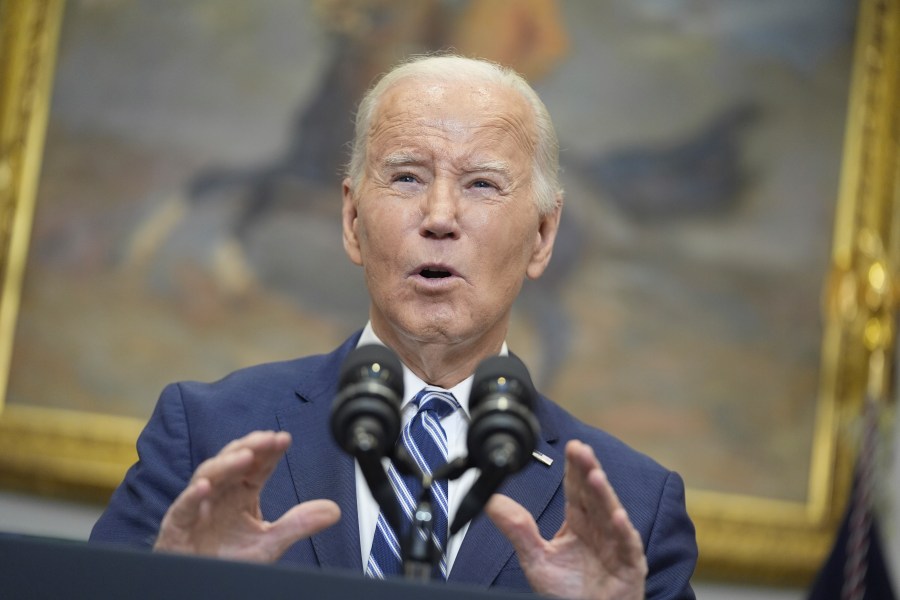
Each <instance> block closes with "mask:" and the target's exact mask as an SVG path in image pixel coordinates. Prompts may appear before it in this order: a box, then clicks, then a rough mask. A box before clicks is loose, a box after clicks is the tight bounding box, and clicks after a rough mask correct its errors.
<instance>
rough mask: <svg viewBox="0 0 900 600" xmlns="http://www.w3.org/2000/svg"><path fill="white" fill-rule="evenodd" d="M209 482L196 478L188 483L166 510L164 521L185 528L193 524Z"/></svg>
mask: <svg viewBox="0 0 900 600" xmlns="http://www.w3.org/2000/svg"><path fill="white" fill-rule="evenodd" d="M210 488H211V486H210V483H209V480H208V479H198V480H197V481H195V482H192V483H191V484H190V485H188V486H187V487H186V488H185V489H184V491H183V492H181V494H179V495H178V497H177V498H175V501H174V502H173V503H172V505H171V506H170V507H169V510H168V511H167V512H166V518H165V519H164V520H163V524H164V525H165V524H166V523H165V522H166V521H168V522H169V523H171V524H172V525H174V526H175V527H178V528H182V529H183V528H187V527H190V526H191V525H193V524H194V523H195V522H196V521H197V519H198V518H199V516H200V504H201V503H202V502H203V500H204V499H205V498H206V497H207V496H208V495H209V491H210Z"/></svg>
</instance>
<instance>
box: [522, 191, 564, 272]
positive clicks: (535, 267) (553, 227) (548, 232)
mask: <svg viewBox="0 0 900 600" xmlns="http://www.w3.org/2000/svg"><path fill="white" fill-rule="evenodd" d="M562 205H563V195H562V192H560V193H558V194H557V195H556V206H555V207H554V208H553V210H552V211H551V212H549V213H547V214H545V215H543V216H541V217H540V222H539V223H538V230H537V235H536V237H535V241H534V251H533V252H532V254H531V261H529V263H528V268H527V269H525V274H526V275H527V276H528V278H529V279H537V278H538V277H540V276H541V275H543V273H544V270H545V269H546V268H547V265H548V264H550V257H551V256H552V255H553V242H555V241H556V232H557V231H559V217H560V214H562Z"/></svg>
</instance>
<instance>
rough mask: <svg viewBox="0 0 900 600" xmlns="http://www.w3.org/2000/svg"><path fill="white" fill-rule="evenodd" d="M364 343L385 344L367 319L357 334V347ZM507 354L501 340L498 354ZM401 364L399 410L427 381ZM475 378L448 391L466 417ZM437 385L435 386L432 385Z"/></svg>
mask: <svg viewBox="0 0 900 600" xmlns="http://www.w3.org/2000/svg"><path fill="white" fill-rule="evenodd" d="M366 344H378V345H379V346H386V344H385V343H384V342H382V341H381V340H380V339H378V336H377V335H375V331H374V330H373V329H372V322H371V321H369V322H368V323H366V327H365V329H363V332H362V335H361V336H359V342H358V343H357V347H359V346H363V345H366ZM508 354H509V349H508V348H507V346H506V341H504V342H503V345H502V346H501V347H500V356H507V355H508ZM400 363H401V364H402V365H403V390H404V391H403V403H402V404H401V405H400V408H401V410H402V409H403V408H406V405H407V404H409V403H410V401H411V400H412V399H413V398H414V397H415V395H416V394H418V393H419V390H421V389H422V388H424V387H427V386H428V385H430V384H428V383H425V382H424V381H422V380H421V379H420V378H419V376H418V375H416V374H415V373H413V372H412V370H410V368H409V367H407V366H406V364H404V363H403V361H400ZM474 379H475V374H474V373H473V374H471V375H469V376H468V377H466V378H465V379H463V380H462V381H460V382H459V383H457V384H456V385H455V386H453V387H452V388H450V389H449V390H448V391H449V392H451V393H452V394H453V397H454V398H456V401H457V402H459V405H460V406H461V407H462V410H463V414H465V415H466V418H468V417H469V393H470V392H471V391H472V381H473V380H474ZM432 387H437V386H432Z"/></svg>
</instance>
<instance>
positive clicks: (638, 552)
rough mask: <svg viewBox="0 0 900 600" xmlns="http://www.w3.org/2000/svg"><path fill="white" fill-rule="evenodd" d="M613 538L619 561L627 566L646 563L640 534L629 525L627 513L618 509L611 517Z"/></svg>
mask: <svg viewBox="0 0 900 600" xmlns="http://www.w3.org/2000/svg"><path fill="white" fill-rule="evenodd" d="M612 526H613V527H612V529H613V538H614V539H615V540H616V542H617V550H618V552H617V554H618V557H619V560H621V561H622V563H624V564H628V565H639V564H641V563H643V562H645V561H646V556H645V554H644V542H643V541H642V540H641V534H639V533H638V531H637V529H635V528H634V525H632V523H631V519H629V518H628V513H627V512H625V509H624V508H620V509H619V510H617V511H616V512H614V513H613V516H612Z"/></svg>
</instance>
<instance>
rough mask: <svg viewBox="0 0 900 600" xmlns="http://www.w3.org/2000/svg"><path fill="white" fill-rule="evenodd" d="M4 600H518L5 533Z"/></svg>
mask: <svg viewBox="0 0 900 600" xmlns="http://www.w3.org/2000/svg"><path fill="white" fill-rule="evenodd" d="M0 596H2V597H3V598H10V599H15V600H19V599H23V600H24V599H29V600H30V599H32V598H34V599H43V598H53V599H55V598H67V599H70V598H71V599H79V598H85V599H87V598H90V599H92V600H93V599H105V598H114V599H118V598H123V599H124V598H127V599H129V600H141V599H144V598H154V599H158V598H164V599H166V600H180V599H182V598H183V599H185V600H187V599H191V600H197V599H206V598H210V599H215V600H220V599H222V600H228V599H232V598H234V599H238V598H241V599H244V598H252V599H254V600H256V599H258V600H276V599H281V598H284V599H288V598H290V599H291V600H305V599H309V600H332V599H333V600H338V599H340V600H348V599H350V600H355V599H357V598H365V599H366V600H381V599H384V600H388V599H390V600H413V599H422V598H427V599H428V600H451V599H453V600H502V599H504V598H506V599H507V600H512V599H513V598H518V599H521V598H522V595H521V594H514V593H510V592H495V591H491V590H483V589H477V588H472V587H468V586H461V585H454V584H444V583H435V584H421V583H415V582H410V581H404V580H402V579H396V580H385V581H378V580H372V579H369V578H367V577H364V576H363V575H362V573H360V574H355V573H348V572H345V571H340V572H338V571H320V570H313V569H308V568H299V567H296V568H294V567H289V566H282V565H258V564H251V563H243V562H234V561H226V560H217V559H211V558H200V557H193V556H179V555H173V554H157V553H153V552H149V551H142V550H135V549H122V548H113V547H110V546H100V545H94V544H88V543H86V542H73V541H63V540H57V539H51V538H41V537H32V536H23V535H15V534H5V533H0Z"/></svg>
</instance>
